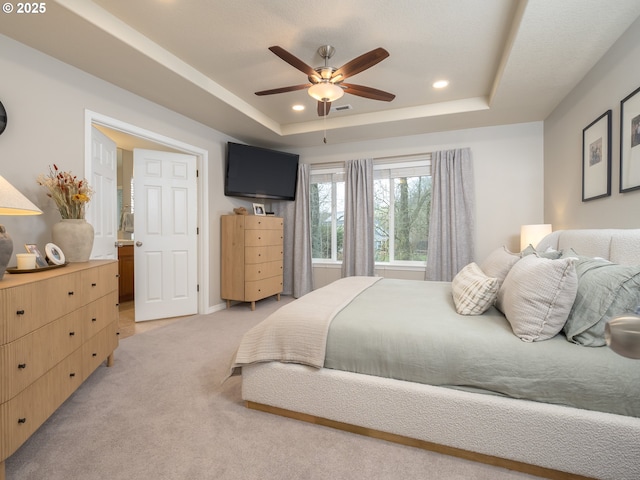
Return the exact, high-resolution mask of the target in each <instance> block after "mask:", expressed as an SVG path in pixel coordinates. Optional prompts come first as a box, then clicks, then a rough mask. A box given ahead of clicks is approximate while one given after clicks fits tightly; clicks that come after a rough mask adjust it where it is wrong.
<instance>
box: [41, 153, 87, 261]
mask: <svg viewBox="0 0 640 480" xmlns="http://www.w3.org/2000/svg"><path fill="white" fill-rule="evenodd" d="M37 181H38V184H39V185H42V186H43V187H45V188H46V189H47V190H48V193H47V195H48V196H49V197H51V198H53V200H54V201H55V203H56V206H57V207H58V211H59V212H60V216H61V217H62V220H61V221H60V222H59V223H57V224H55V225H54V226H53V229H52V232H51V234H52V237H53V243H55V244H56V245H58V246H59V247H60V249H61V250H62V251H63V252H65V257H66V260H67V261H68V262H86V261H88V260H89V257H90V256H91V250H92V249H93V239H94V230H93V226H92V225H91V224H90V223H88V222H87V221H86V220H85V218H84V215H85V206H86V204H87V203H88V202H89V201H90V200H91V195H93V189H92V188H91V187H90V186H89V184H88V182H87V180H86V179H80V178H78V177H77V176H75V175H73V174H72V173H71V172H63V171H61V170H60V169H59V168H58V166H57V165H56V164H53V167H49V174H48V175H44V174H40V175H39V176H38V180H37Z"/></svg>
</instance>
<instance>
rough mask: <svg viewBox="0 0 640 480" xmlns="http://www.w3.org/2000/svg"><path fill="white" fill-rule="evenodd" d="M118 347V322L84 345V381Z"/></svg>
mask: <svg viewBox="0 0 640 480" xmlns="http://www.w3.org/2000/svg"><path fill="white" fill-rule="evenodd" d="M117 346H118V325H117V322H112V323H111V324H109V325H107V326H106V327H105V328H103V329H102V330H101V331H100V332H98V333H97V334H95V335H94V336H93V337H91V338H90V339H89V340H88V341H87V342H86V343H85V344H84V345H82V361H83V380H85V379H87V378H88V377H89V375H91V374H92V373H93V371H94V370H95V369H96V368H98V367H99V366H100V364H101V363H102V362H104V361H105V360H106V358H107V357H108V356H109V355H111V353H112V352H113V351H114V350H115V348H116V347H117Z"/></svg>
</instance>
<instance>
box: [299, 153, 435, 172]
mask: <svg viewBox="0 0 640 480" xmlns="http://www.w3.org/2000/svg"><path fill="white" fill-rule="evenodd" d="M431 154H432V152H424V153H410V154H408V155H389V156H385V157H373V161H374V162H375V161H378V160H385V161H386V160H413V159H415V158H416V157H424V156H427V155H428V156H431ZM345 162H346V160H341V161H337V162H319V163H310V164H309V165H311V166H312V167H320V168H335V167H341V166H344V163H345Z"/></svg>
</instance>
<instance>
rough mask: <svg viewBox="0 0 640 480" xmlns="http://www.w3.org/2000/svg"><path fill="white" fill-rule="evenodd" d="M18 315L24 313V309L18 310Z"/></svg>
mask: <svg viewBox="0 0 640 480" xmlns="http://www.w3.org/2000/svg"><path fill="white" fill-rule="evenodd" d="M16 315H24V310H18V311H17V312H16Z"/></svg>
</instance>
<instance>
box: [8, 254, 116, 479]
mask: <svg viewBox="0 0 640 480" xmlns="http://www.w3.org/2000/svg"><path fill="white" fill-rule="evenodd" d="M117 330H118V263H117V262H116V261H113V260H96V261H90V262H83V263H71V264H69V265H67V266H65V267H63V268H58V269H52V270H46V271H43V272H35V273H25V274H20V275H15V274H9V273H6V274H5V275H4V278H3V280H1V281H0V462H1V463H0V480H4V479H5V469H4V461H5V459H6V458H7V457H9V456H10V455H11V454H13V453H14V452H15V451H16V450H17V449H18V448H19V447H20V446H21V445H22V444H23V443H24V442H25V441H26V440H27V439H28V438H29V437H30V436H31V434H32V433H33V432H35V431H36V430H37V429H38V427H40V425H42V424H43V423H44V421H45V420H46V419H47V418H49V416H51V414H52V413H53V412H54V411H55V410H56V409H57V408H58V407H59V406H60V405H61V404H62V403H63V402H64V401H65V400H66V399H67V398H68V397H69V396H70V395H71V394H72V393H73V392H74V391H75V390H76V389H77V388H78V387H79V386H80V384H82V382H83V381H84V380H85V379H87V378H88V377H89V375H90V374H91V373H92V372H93V371H94V370H95V369H96V368H97V367H98V366H99V365H100V364H101V363H102V362H104V361H105V360H106V362H107V365H108V366H110V365H111V364H112V363H113V352H114V350H115V349H116V348H117V346H118V337H117Z"/></svg>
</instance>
